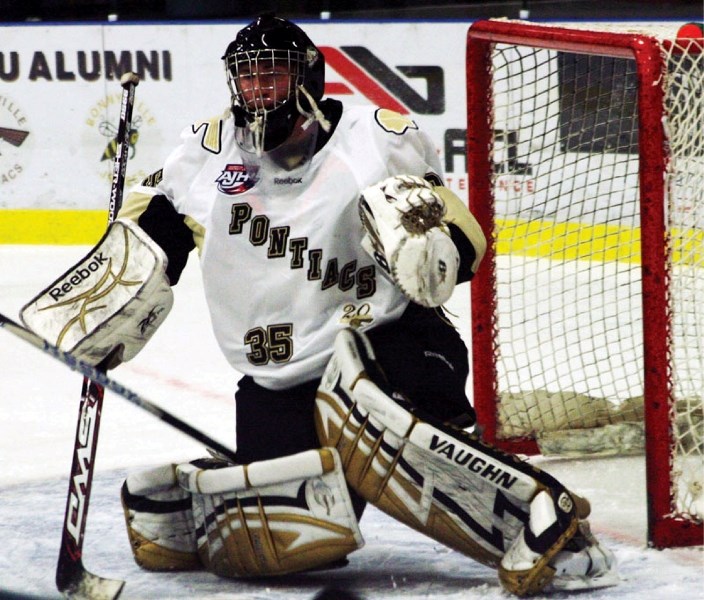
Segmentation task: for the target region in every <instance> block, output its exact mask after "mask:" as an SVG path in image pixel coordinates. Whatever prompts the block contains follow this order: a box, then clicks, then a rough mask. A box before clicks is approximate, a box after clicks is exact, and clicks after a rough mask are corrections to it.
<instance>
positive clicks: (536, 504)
mask: <svg viewBox="0 0 704 600" xmlns="http://www.w3.org/2000/svg"><path fill="white" fill-rule="evenodd" d="M392 398H393V399H392ZM316 427H317V430H318V435H319V438H320V440H321V443H322V444H323V445H325V446H331V447H333V446H334V447H336V448H337V449H338V451H339V453H340V456H341V458H342V463H343V466H344V471H345V476H346V478H347V481H348V483H349V485H350V486H351V487H352V488H353V489H354V490H355V491H356V492H357V493H359V494H360V495H361V496H362V497H363V498H364V499H365V500H367V501H368V502H370V503H372V504H374V505H375V506H377V507H378V508H380V509H381V510H383V511H384V512H386V513H387V514H389V515H391V516H392V517H394V518H396V519H398V520H399V521H401V522H403V523H405V524H407V525H409V526H410V527H412V528H414V529H416V530H418V531H420V532H421V533H424V534H426V535H428V536H430V537H431V538H433V539H435V540H437V541H439V542H441V543H443V544H446V545H447V546H449V547H451V548H453V549H455V550H457V551H458V552H461V553H462V554H465V555H467V556H469V557H471V558H473V559H475V560H477V561H479V562H481V563H483V564H485V565H488V566H492V567H498V569H499V579H500V581H501V583H502V585H503V586H504V587H505V588H506V589H507V590H508V591H510V592H512V593H514V594H517V595H520V596H524V595H530V594H534V593H537V592H539V591H541V590H547V589H584V588H594V587H604V586H609V585H614V584H615V583H616V582H617V580H618V577H617V575H616V571H615V563H614V558H613V555H612V554H611V552H609V551H608V550H606V549H604V548H602V547H601V546H599V544H598V543H597V542H596V540H595V539H594V537H593V536H592V535H591V533H590V532H589V527H588V523H587V522H586V520H585V519H586V517H587V516H588V514H589V503H588V502H587V501H586V500H584V499H582V498H580V497H578V496H577V495H576V494H574V493H572V492H570V491H569V490H567V489H565V488H564V486H562V485H561V484H560V483H559V482H558V481H557V480H555V479H554V478H553V477H551V476H550V475H548V474H547V473H544V472H542V471H540V470H538V469H536V468H534V467H532V466H530V465H529V464H527V463H525V462H521V461H520V460H518V458H516V457H514V456H512V455H508V454H505V453H503V452H500V451H498V450H496V449H495V448H493V447H491V446H489V445H487V444H485V443H483V442H481V441H480V440H479V439H478V438H477V437H475V436H473V435H470V434H468V433H466V432H465V431H463V430H460V429H456V428H454V427H451V426H448V425H446V424H443V423H439V422H436V421H435V420H434V419H433V418H432V417H429V416H427V415H423V414H421V413H420V412H419V411H418V410H417V409H416V408H414V407H413V406H412V405H411V404H410V403H409V402H408V401H407V400H406V399H404V398H401V397H400V396H399V394H398V393H395V392H394V391H393V390H391V389H388V387H387V386H386V384H385V378H384V376H383V374H382V373H381V371H380V369H379V367H378V366H377V364H376V363H375V360H374V353H373V350H372V347H371V345H370V343H369V341H368V339H367V338H366V336H365V335H364V334H362V333H360V332H356V331H352V330H344V331H342V332H341V333H340V334H338V337H337V339H336V342H335V352H334V354H333V358H332V360H331V361H330V363H329V365H328V367H327V370H326V371H325V374H324V376H323V379H322V382H321V385H320V388H319V390H318V396H317V401H316Z"/></svg>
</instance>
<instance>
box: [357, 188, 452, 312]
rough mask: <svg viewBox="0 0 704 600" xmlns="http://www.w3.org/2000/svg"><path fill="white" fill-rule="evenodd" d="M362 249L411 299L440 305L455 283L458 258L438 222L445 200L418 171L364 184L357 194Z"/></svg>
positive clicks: (446, 231) (443, 214)
mask: <svg viewBox="0 0 704 600" xmlns="http://www.w3.org/2000/svg"><path fill="white" fill-rule="evenodd" d="M359 213H360V217H361V219H362V224H363V225H364V229H365V236H364V239H363V240H362V246H363V247H364V249H365V250H366V251H367V252H368V253H369V254H370V255H371V256H372V257H373V258H374V259H375V260H376V261H377V262H378V263H379V264H380V265H381V266H382V268H384V269H385V270H386V271H387V272H388V273H389V275H390V276H391V277H392V279H393V280H394V282H395V283H396V285H398V286H399V288H400V289H401V290H402V291H403V293H404V294H405V295H406V296H407V297H408V298H410V299H411V300H412V301H413V302H416V303H417V304H420V305H422V306H427V307H434V306H440V305H441V304H443V303H444V302H446V301H447V300H448V299H449V298H450V296H451V295H452V292H453V290H454V288H455V284H456V283H457V272H458V269H459V264H460V258H459V253H458V252H457V248H456V247H455V244H454V243H453V241H452V239H451V238H450V233H449V230H448V229H447V226H446V225H445V224H444V223H443V218H444V216H445V203H444V202H443V200H442V198H440V196H439V195H438V194H437V193H436V192H435V191H434V190H433V186H432V185H431V184H430V183H429V182H427V181H426V180H425V179H422V178H421V177H415V176H411V175H401V176H396V177H390V178H388V179H385V180H384V181H381V182H380V183H377V184H376V185H373V186H370V187H368V188H367V189H365V190H364V191H363V192H362V195H361V197H360V199H359Z"/></svg>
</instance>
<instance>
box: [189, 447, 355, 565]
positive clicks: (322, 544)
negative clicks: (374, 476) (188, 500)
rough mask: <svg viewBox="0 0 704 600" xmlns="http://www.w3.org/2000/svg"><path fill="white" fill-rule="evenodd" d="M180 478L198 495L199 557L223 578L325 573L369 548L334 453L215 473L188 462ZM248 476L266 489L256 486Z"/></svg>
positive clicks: (325, 450) (195, 504)
mask: <svg viewBox="0 0 704 600" xmlns="http://www.w3.org/2000/svg"><path fill="white" fill-rule="evenodd" d="M286 469H291V470H292V472H291V473H287V471H286ZM177 472H178V480H179V482H180V484H181V486H183V487H184V489H186V490H187V491H188V492H190V493H191V494H192V497H193V516H194V521H195V525H196V532H197V545H198V553H199V555H200V557H201V560H202V561H203V564H204V565H205V566H206V568H207V569H208V570H209V571H212V572H214V573H216V574H217V575H220V576H223V577H260V576H268V575H282V574H285V573H294V572H299V571H304V570H308V569H313V568H318V567H324V566H325V565H328V564H330V563H334V562H336V561H339V560H340V559H342V558H344V557H345V556H346V555H347V554H349V553H350V552H353V551H354V550H356V549H358V548H360V547H361V546H362V545H363V544H364V541H363V539H362V535H361V533H360V531H359V527H358V525H357V519H356V517H355V514H354V510H353V507H352V502H351V499H350V496H349V491H348V489H347V484H346V483H345V478H344V473H343V472H342V464H341V462H340V457H339V454H338V453H337V451H336V450H335V449H333V448H322V449H320V450H309V451H306V452H302V453H299V454H295V455H291V456H287V457H283V458H280V459H273V460H268V461H262V462H259V463H251V464H249V465H247V466H246V467H245V466H231V467H225V468H221V469H217V470H214V471H212V472H209V470H208V469H202V468H200V467H198V466H195V465H193V464H190V463H189V464H185V465H179V466H178V467H177ZM248 473H249V475H251V476H253V477H254V478H255V480H257V481H263V482H266V483H265V484H263V485H261V486H258V485H254V484H253V482H252V481H251V477H248ZM292 473H295V474H296V475H295V476H294V475H292ZM218 479H220V481H218ZM231 485H232V486H233V487H232V488H231V487H230V486H231ZM203 489H208V490H218V491H212V492H207V493H204V492H203Z"/></svg>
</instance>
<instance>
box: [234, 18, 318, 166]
mask: <svg viewBox="0 0 704 600" xmlns="http://www.w3.org/2000/svg"><path fill="white" fill-rule="evenodd" d="M222 58H223V60H224V62H225V69H226V73H227V83H228V87H229V88H230V94H231V99H232V112H233V114H234V117H235V125H236V127H237V128H238V130H239V131H238V136H239V138H238V143H240V146H244V147H246V148H247V149H253V150H255V151H256V152H257V154H261V153H262V152H269V151H271V150H273V149H275V148H276V147H278V146H280V145H281V144H282V143H283V142H285V141H286V140H287V139H288V138H289V137H290V136H291V134H292V133H293V130H294V127H295V125H296V122H297V120H298V117H299V115H303V116H305V117H307V118H308V119H309V120H311V121H317V122H318V123H320V124H321V125H322V126H323V127H325V124H324V123H323V121H324V117H323V115H322V113H321V111H320V110H319V109H318V106H317V102H319V101H320V99H321V98H322V96H323V90H324V87H325V59H324V58H323V54H322V53H321V52H320V50H318V48H317V47H316V46H315V44H313V42H312V41H311V40H310V39H309V38H308V36H307V35H306V34H305V33H304V32H303V30H301V29H300V28H299V27H298V26H296V25H294V24H293V23H291V22H290V21H287V20H285V19H281V18H278V17H274V16H270V15H266V16H261V17H258V18H257V19H256V20H255V21H253V22H252V23H250V24H249V25H247V26H246V27H245V28H244V29H242V30H241V31H240V32H239V33H238V34H237V36H236V37H235V39H234V41H232V42H231V43H230V44H229V45H228V47H227V49H226V50H225V54H224V55H223V57H222Z"/></svg>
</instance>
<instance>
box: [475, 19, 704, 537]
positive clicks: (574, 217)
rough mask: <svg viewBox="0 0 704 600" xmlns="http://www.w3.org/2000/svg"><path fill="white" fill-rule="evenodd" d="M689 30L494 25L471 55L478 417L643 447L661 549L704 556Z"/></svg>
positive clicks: (702, 251) (702, 320)
mask: <svg viewBox="0 0 704 600" xmlns="http://www.w3.org/2000/svg"><path fill="white" fill-rule="evenodd" d="M626 27H628V31H626V30H625V28H626ZM676 31H677V30H676V28H675V29H674V33H673V32H672V27H671V28H670V31H669V32H667V31H662V30H657V31H655V30H644V29H642V30H640V31H637V30H635V29H632V28H631V27H630V25H624V26H623V27H622V28H621V30H620V31H619V30H618V29H614V28H609V29H607V28H604V27H601V26H599V25H597V26H596V27H595V28H590V27H589V26H587V25H585V26H579V27H562V26H548V25H539V24H533V23H527V22H519V21H508V20H490V21H478V22H475V23H474V24H473V25H472V26H471V27H470V29H469V32H468V35H467V56H466V69H467V171H468V181H469V199H470V200H469V201H470V208H471V210H472V212H473V213H474V214H475V216H476V217H477V219H478V220H479V222H480V224H481V226H482V228H483V230H484V232H485V234H486V236H487V239H488V240H489V247H488V249H487V254H486V257H485V259H484V263H483V264H482V267H481V268H480V269H479V272H478V274H477V276H476V277H475V279H474V280H473V282H472V285H471V301H472V328H471V331H472V355H473V386H474V402H475V409H476V411H477V416H478V420H479V422H480V424H481V425H482V426H483V427H484V430H485V438H486V439H487V441H490V442H492V443H494V444H496V445H498V446H499V447H502V448H504V449H507V450H510V451H512V452H519V453H525V454H535V453H537V452H541V451H542V452H544V453H550V452H558V453H565V452H568V453H577V454H589V453H593V452H595V451H597V450H598V451H600V452H601V453H611V454H616V453H633V452H638V451H639V449H642V446H644V449H645V455H646V477H647V495H648V505H649V506H648V515H649V516H648V521H649V523H648V538H649V543H650V544H651V545H654V546H656V547H672V546H686V545H696V544H702V543H703V541H704V540H703V536H704V534H703V530H702V517H704V514H703V513H704V497H703V495H702V494H703V491H702V485H703V482H702V478H703V475H702V472H703V471H704V462H703V458H702V443H703V441H702V438H703V437H704V436H703V435H702V429H703V427H704V417H703V416H702V412H703V408H702V405H703V403H704V400H703V397H704V300H703V298H704V184H703V180H704V136H703V133H702V132H703V130H704V106H703V105H702V103H703V102H704V99H703V98H702V96H703V88H704V83H703V82H704V78H703V73H704V61H703V58H702V46H703V45H704V40H702V39H701V38H699V37H695V38H689V37H688V38H686V39H678V38H677V35H676ZM690 31H691V30H690ZM695 31H696V30H695Z"/></svg>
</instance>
